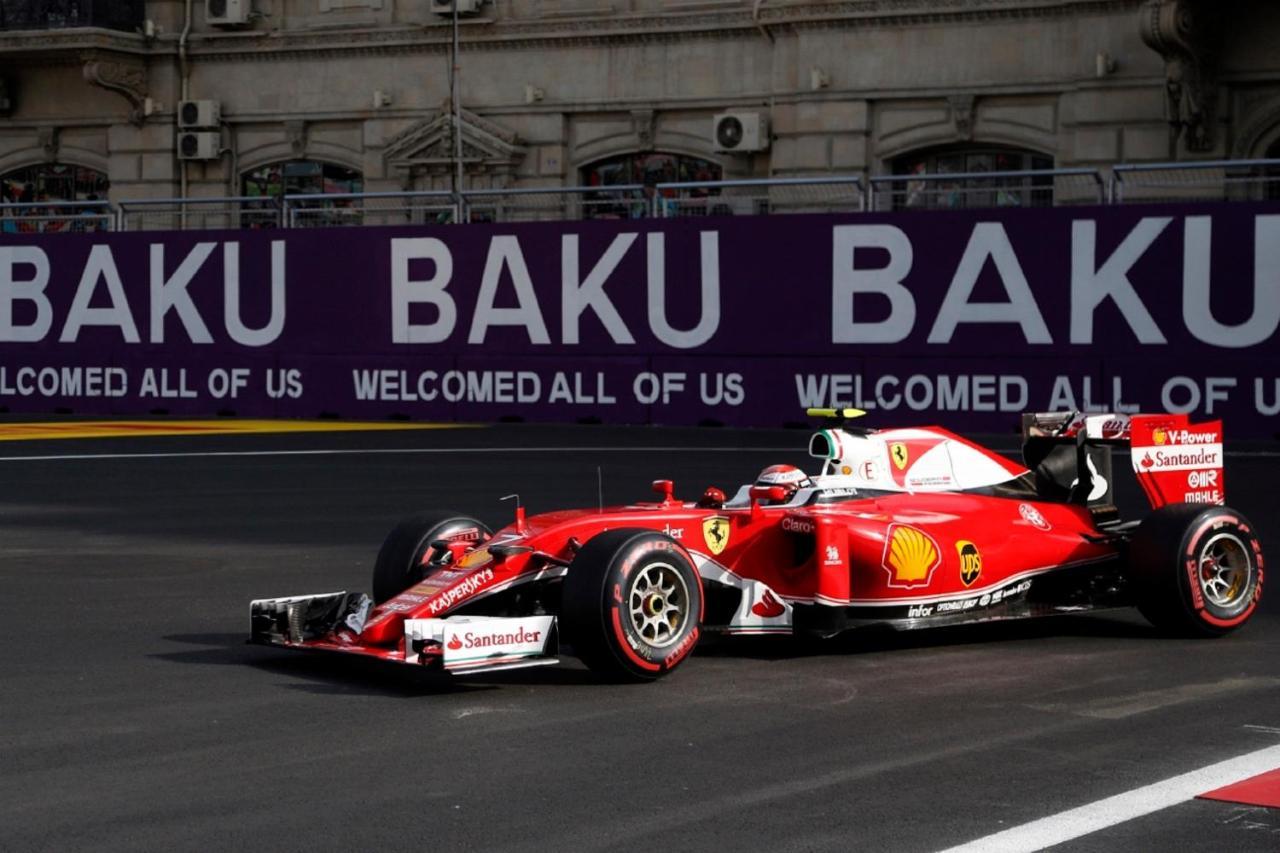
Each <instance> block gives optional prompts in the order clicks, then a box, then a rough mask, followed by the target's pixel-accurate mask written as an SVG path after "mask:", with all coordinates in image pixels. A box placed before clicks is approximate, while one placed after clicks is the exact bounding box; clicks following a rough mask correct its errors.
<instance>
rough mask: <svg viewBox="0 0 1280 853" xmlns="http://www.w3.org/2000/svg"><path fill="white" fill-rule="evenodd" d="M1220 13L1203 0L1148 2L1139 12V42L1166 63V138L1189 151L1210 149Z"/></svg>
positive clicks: (1215, 94)
mask: <svg viewBox="0 0 1280 853" xmlns="http://www.w3.org/2000/svg"><path fill="white" fill-rule="evenodd" d="M1220 14H1223V13H1220V12H1215V11H1210V9H1209V6H1208V5H1207V3H1205V2H1203V0H1147V3H1146V4H1145V5H1143V7H1142V11H1141V18H1140V28H1141V32H1142V40H1143V41H1144V42H1146V43H1147V46H1148V47H1150V48H1151V49H1152V50H1154V51H1155V52H1156V53H1158V54H1160V56H1161V57H1163V58H1164V74H1165V116H1166V118H1167V119H1168V120H1169V133H1170V136H1171V137H1172V139H1173V141H1174V142H1177V140H1178V139H1179V138H1182V139H1184V142H1185V145H1186V147H1187V150H1188V151H1211V150H1213V147H1214V131H1215V127H1214V115H1215V112H1216V109H1217V99H1218V83H1217V79H1216V77H1217V73H1216V72H1217V69H1216V65H1217V53H1218V35H1219V33H1218V27H1217V18H1216V16H1217V15H1220Z"/></svg>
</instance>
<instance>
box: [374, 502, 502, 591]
mask: <svg viewBox="0 0 1280 853" xmlns="http://www.w3.org/2000/svg"><path fill="white" fill-rule="evenodd" d="M492 535H493V531H492V530H490V529H489V528H488V526H487V525H485V524H484V522H481V521H477V520H476V519H474V518H469V517H468V516H465V515H459V514H458V513H456V512H440V511H435V512H422V513H418V514H417V515H411V516H409V517H408V518H402V519H400V521H399V523H397V524H396V526H395V527H394V528H392V530H391V532H390V533H388V534H387V538H386V539H385V540H383V543H382V549H381V550H380V551H378V561H377V562H376V563H375V564H374V566H373V600H374V601H375V602H376V603H378V604H381V603H382V602H384V601H386V600H387V599H389V598H395V597H396V596H397V595H399V594H400V593H402V592H404V591H405V590H406V589H408V588H409V587H411V586H413V585H414V584H416V583H418V582H419V581H421V580H422V579H423V578H424V577H425V576H426V571H427V566H428V565H429V564H430V563H432V562H433V561H437V560H438V559H439V558H440V557H441V555H440V554H438V553H436V549H435V548H434V547H432V545H431V543H432V542H439V541H441V540H444V541H459V542H473V543H474V544H476V545H479V544H480V543H481V542H483V541H485V540H486V539H488V538H489V537H491V536H492Z"/></svg>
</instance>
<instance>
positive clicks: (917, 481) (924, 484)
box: [907, 474, 952, 489]
mask: <svg viewBox="0 0 1280 853" xmlns="http://www.w3.org/2000/svg"><path fill="white" fill-rule="evenodd" d="M951 482H952V481H951V475H950V474H937V475H935V476H932V477H908V478H907V485H908V486H910V487H912V488H917V489H928V488H938V487H940V486H950V485H951Z"/></svg>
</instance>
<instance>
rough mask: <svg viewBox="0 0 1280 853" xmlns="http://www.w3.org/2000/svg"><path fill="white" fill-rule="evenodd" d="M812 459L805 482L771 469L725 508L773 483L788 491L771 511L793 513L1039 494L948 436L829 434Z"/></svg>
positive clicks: (923, 431)
mask: <svg viewBox="0 0 1280 853" xmlns="http://www.w3.org/2000/svg"><path fill="white" fill-rule="evenodd" d="M809 455H810V456H811V457H813V458H814V459H820V460H822V467H821V469H820V470H819V472H818V473H816V474H812V475H806V474H804V473H803V472H801V471H799V469H796V468H793V467H792V466H785V465H784V466H770V467H769V468H766V469H765V470H764V471H763V472H761V475H760V477H759V478H758V479H757V482H755V483H748V484H746V485H744V486H742V487H741V488H740V489H739V490H738V492H737V494H735V495H734V496H733V497H732V498H731V499H729V500H728V501H726V502H725V504H724V505H725V506H726V507H729V508H732V507H745V506H749V505H750V503H751V490H752V488H753V487H756V486H759V485H761V484H773V483H774V482H775V481H777V483H778V484H780V485H784V486H787V488H786V489H785V500H783V501H779V502H772V503H770V504H769V505H770V506H791V507H795V506H804V505H807V504H811V503H830V502H835V501H844V500H850V499H855V498H860V497H871V496H875V495H884V494H899V493H909V494H915V493H922V492H980V493H985V494H1008V495H1010V496H1027V495H1032V494H1034V486H1033V485H1031V484H1029V482H1028V478H1027V474H1028V472H1027V471H1026V470H1025V469H1024V468H1022V467H1021V466H1019V465H1017V464H1015V463H1013V462H1011V461H1008V460H1004V459H1002V458H1000V457H996V456H994V455H992V454H990V453H988V452H987V451H985V450H983V449H982V448H981V447H979V446H977V445H975V444H971V443H970V442H968V441H966V440H965V439H962V438H960V437H959V436H956V435H953V434H951V433H949V432H946V431H945V430H938V429H927V428H916V429H912V428H907V429H895V430H886V431H883V432H877V431H871V430H865V431H864V430H844V429H824V430H821V431H819V432H817V433H814V435H813V436H812V437H811V438H810V439H809ZM778 469H789V470H786V471H781V470H778ZM792 472H794V473H792ZM784 480H785V482H784ZM765 481H768V483H765Z"/></svg>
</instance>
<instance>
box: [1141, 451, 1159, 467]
mask: <svg viewBox="0 0 1280 853" xmlns="http://www.w3.org/2000/svg"><path fill="white" fill-rule="evenodd" d="M1138 464H1139V465H1141V466H1142V467H1143V468H1150V467H1151V466H1152V465H1154V464H1156V463H1155V462H1153V461H1152V460H1151V454H1150V453H1148V454H1147V455H1146V456H1144V457H1142V461H1141V462H1139V463H1138Z"/></svg>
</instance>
